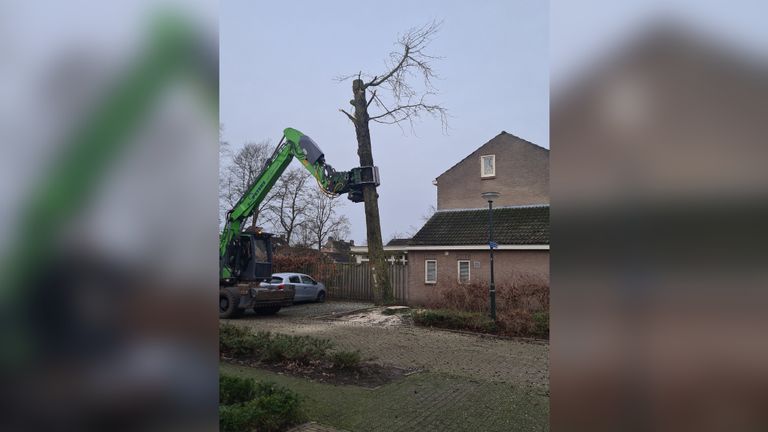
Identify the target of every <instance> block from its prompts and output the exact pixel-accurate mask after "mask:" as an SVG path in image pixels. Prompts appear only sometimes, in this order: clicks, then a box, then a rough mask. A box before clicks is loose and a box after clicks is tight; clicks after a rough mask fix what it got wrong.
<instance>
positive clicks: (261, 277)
mask: <svg viewBox="0 0 768 432" xmlns="http://www.w3.org/2000/svg"><path fill="white" fill-rule="evenodd" d="M224 263H226V264H228V265H227V267H228V268H230V269H232V274H231V277H229V278H226V279H223V280H222V283H224V284H225V285H231V284H234V283H235V282H236V281H248V282H265V281H268V280H270V279H271V278H272V234H267V233H262V232H249V231H246V232H243V233H240V235H239V236H238V237H237V238H236V239H235V240H234V241H233V242H232V243H231V244H230V245H229V247H228V248H227V254H226V256H225V257H224ZM224 263H222V264H224Z"/></svg>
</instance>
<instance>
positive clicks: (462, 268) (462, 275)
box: [458, 260, 469, 283]
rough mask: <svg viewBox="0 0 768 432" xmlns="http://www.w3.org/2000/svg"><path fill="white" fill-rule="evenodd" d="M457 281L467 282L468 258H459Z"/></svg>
mask: <svg viewBox="0 0 768 432" xmlns="http://www.w3.org/2000/svg"><path fill="white" fill-rule="evenodd" d="M458 263H459V264H458V267H459V283H467V282H469V260H459V261H458Z"/></svg>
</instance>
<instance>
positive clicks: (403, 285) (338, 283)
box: [324, 262, 408, 304]
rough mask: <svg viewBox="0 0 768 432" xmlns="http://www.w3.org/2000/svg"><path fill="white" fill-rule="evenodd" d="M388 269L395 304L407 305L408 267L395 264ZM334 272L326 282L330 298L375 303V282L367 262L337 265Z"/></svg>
mask: <svg viewBox="0 0 768 432" xmlns="http://www.w3.org/2000/svg"><path fill="white" fill-rule="evenodd" d="M388 267H389V280H390V283H391V285H392V291H393V294H394V298H395V302H396V303H399V304H405V303H406V302H407V300H408V265H407V264H402V263H394V264H389V265H388ZM334 270H335V271H334V272H333V274H331V275H328V276H330V277H329V278H328V279H327V280H325V281H324V282H325V286H326V288H327V289H328V298H330V299H349V300H366V301H373V280H372V277H371V268H370V265H369V264H368V263H367V262H363V263H360V264H355V263H337V264H334Z"/></svg>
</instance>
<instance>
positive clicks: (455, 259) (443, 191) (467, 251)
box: [406, 131, 549, 304]
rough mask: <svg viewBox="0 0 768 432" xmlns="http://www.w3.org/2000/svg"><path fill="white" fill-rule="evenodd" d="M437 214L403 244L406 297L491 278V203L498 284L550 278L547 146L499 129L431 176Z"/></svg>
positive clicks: (419, 298) (423, 297) (422, 297)
mask: <svg viewBox="0 0 768 432" xmlns="http://www.w3.org/2000/svg"><path fill="white" fill-rule="evenodd" d="M434 184H435V186H437V211H436V212H435V214H434V215H433V216H432V217H431V218H430V219H429V220H428V221H427V222H426V223H425V224H424V226H423V227H422V228H421V229H420V230H419V232H418V233H416V235H414V236H413V238H412V239H411V240H410V241H409V242H408V245H407V246H406V248H407V251H408V262H409V281H408V302H409V303H412V304H420V303H424V302H425V301H427V300H428V299H429V297H430V295H431V294H432V293H433V292H434V291H435V288H436V287H439V286H441V285H449V284H455V283H474V282H479V283H488V280H489V278H490V258H489V250H488V203H487V201H485V200H484V199H483V198H482V197H481V193H482V192H487V191H495V192H499V193H500V196H499V198H498V199H497V200H496V201H495V202H494V204H493V205H494V210H493V217H494V240H495V241H496V243H497V244H498V245H499V246H498V248H497V249H496V250H495V252H494V269H495V271H494V275H495V280H496V283H497V284H499V283H504V282H508V281H510V280H511V278H513V277H514V275H519V274H527V275H534V276H536V277H538V278H541V279H543V280H546V281H549V150H547V149H545V148H543V147H539V146H537V145H535V144H533V143H530V142H528V141H526V140H524V139H521V138H519V137H516V136H514V135H512V134H509V133H507V132H504V131H502V132H501V133H500V134H499V135H497V136H495V137H494V138H492V139H491V140H490V141H488V142H487V143H485V144H483V145H482V146H480V147H479V148H478V149H477V150H475V151H474V152H472V153H470V154H469V155H468V156H467V157H466V158H464V159H463V160H461V161H460V162H458V163H457V164H456V165H454V166H453V167H451V168H449V169H448V170H447V171H445V172H443V173H442V174H440V175H439V176H438V177H437V179H436V180H435V181H434Z"/></svg>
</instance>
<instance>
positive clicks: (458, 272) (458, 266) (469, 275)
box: [456, 260, 472, 283]
mask: <svg viewBox="0 0 768 432" xmlns="http://www.w3.org/2000/svg"><path fill="white" fill-rule="evenodd" d="M461 263H467V280H466V281H462V280H461ZM456 280H457V281H458V282H459V283H469V281H471V280H472V261H470V260H457V261H456Z"/></svg>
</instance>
